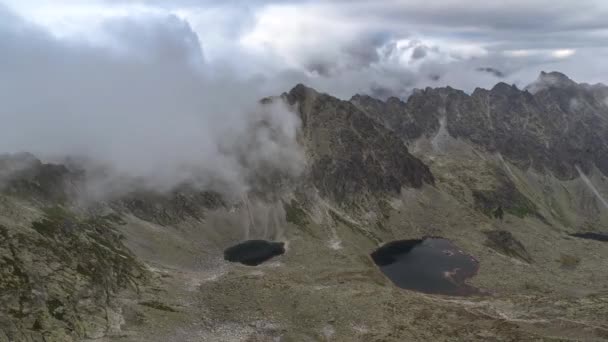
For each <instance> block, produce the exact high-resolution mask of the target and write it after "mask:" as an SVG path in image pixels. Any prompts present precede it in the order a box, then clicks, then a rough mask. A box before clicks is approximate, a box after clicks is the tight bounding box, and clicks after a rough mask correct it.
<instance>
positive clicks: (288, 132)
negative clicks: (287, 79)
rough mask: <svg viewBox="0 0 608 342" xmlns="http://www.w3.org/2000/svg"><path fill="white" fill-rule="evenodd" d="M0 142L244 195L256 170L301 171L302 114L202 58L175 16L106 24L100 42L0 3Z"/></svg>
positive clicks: (129, 174)
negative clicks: (54, 29) (269, 101)
mask: <svg viewBox="0 0 608 342" xmlns="http://www.w3.org/2000/svg"><path fill="white" fill-rule="evenodd" d="M0 23H2V24H0V51H3V53H2V54H1V55H0V74H2V75H3V82H2V83H1V84H0V102H2V104H3V105H2V107H1V108H0V120H1V122H2V123H3V124H2V126H1V128H0V145H1V146H3V150H4V152H20V151H27V152H32V153H34V154H36V155H38V156H42V157H44V158H46V159H56V158H63V157H65V156H66V155H70V156H86V157H87V159H90V160H92V162H94V163H95V164H96V165H103V166H104V167H106V168H109V169H111V170H112V171H111V172H112V174H113V175H120V176H121V177H126V178H138V179H140V180H142V181H143V183H145V184H146V186H148V187H152V188H155V189H160V190H168V189H170V188H171V187H173V186H175V185H178V184H180V183H181V182H186V181H188V182H196V184H198V185H199V186H201V188H205V189H213V190H218V191H223V192H227V193H231V194H234V193H239V192H242V191H246V190H247V189H249V188H251V187H252V186H255V184H256V181H257V179H258V176H259V175H263V174H267V173H269V171H268V170H271V171H273V172H275V171H277V172H280V173H282V174H285V175H288V176H289V175H295V174H297V173H298V172H299V171H300V170H301V168H302V163H303V159H302V157H301V154H300V151H299V149H298V147H297V144H296V143H295V136H296V130H297V128H298V126H299V120H298V117H297V116H296V115H295V114H294V113H292V112H291V111H289V110H288V108H286V107H284V106H283V105H281V104H274V105H272V106H261V105H260V104H259V102H258V100H259V99H260V98H261V97H263V96H265V95H268V94H266V93H265V88H264V83H263V82H261V83H260V82H257V81H256V80H244V79H241V78H239V77H237V76H236V75H234V74H231V73H229V72H222V73H220V74H218V70H213V72H212V71H211V70H210V65H209V64H208V63H206V61H205V58H204V54H203V50H202V47H201V45H200V44H199V39H198V36H197V34H196V33H195V32H194V31H193V30H192V29H191V27H190V26H189V24H188V23H187V22H185V21H184V20H182V19H180V18H178V17H177V16H174V15H142V16H129V17H119V18H111V19H107V20H104V21H103V23H102V25H101V26H100V32H101V33H102V34H103V37H104V39H103V44H102V45H99V44H92V43H90V42H88V41H83V40H78V39H58V38H56V37H54V36H52V35H51V34H49V33H48V32H47V31H45V30H44V29H42V28H41V27H38V26H35V25H31V24H28V23H27V22H26V21H24V20H22V19H20V18H19V17H18V16H16V15H14V14H11V13H10V12H8V11H7V10H0Z"/></svg>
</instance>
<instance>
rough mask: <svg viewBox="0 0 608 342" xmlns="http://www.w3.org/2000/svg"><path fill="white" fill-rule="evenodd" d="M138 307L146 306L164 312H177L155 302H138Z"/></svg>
mask: <svg viewBox="0 0 608 342" xmlns="http://www.w3.org/2000/svg"><path fill="white" fill-rule="evenodd" d="M139 305H143V306H147V307H149V308H152V309H156V310H160V311H166V312H177V310H175V309H173V308H172V307H170V306H169V305H167V304H164V303H161V302H159V301H157V300H148V301H144V302H139Z"/></svg>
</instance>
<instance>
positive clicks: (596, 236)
mask: <svg viewBox="0 0 608 342" xmlns="http://www.w3.org/2000/svg"><path fill="white" fill-rule="evenodd" d="M570 236H574V237H577V238H581V239H588V240H596V241H602V242H608V234H606V233H576V234H570Z"/></svg>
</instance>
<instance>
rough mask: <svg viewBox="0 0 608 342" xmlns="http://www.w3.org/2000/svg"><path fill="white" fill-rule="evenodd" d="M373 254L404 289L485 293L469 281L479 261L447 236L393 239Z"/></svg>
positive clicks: (458, 293)
mask: <svg viewBox="0 0 608 342" xmlns="http://www.w3.org/2000/svg"><path fill="white" fill-rule="evenodd" d="M371 257H372V259H373V260H374V262H375V263H376V265H378V267H380V270H381V271H382V273H384V274H385V275H386V276H387V277H388V278H389V279H390V280H391V281H392V282H393V283H394V284H395V285H397V286H398V287H400V288H403V289H407V290H413V291H418V292H423V293H428V294H442V295H450V296H468V295H474V294H480V293H481V292H480V290H478V289H476V288H474V287H472V286H470V285H467V284H466V283H465V281H466V280H467V279H468V278H471V277H473V276H474V275H475V274H477V270H478V269H479V262H478V261H477V260H476V259H475V258H473V257H472V256H470V255H468V254H466V253H465V252H463V251H462V250H460V249H459V248H458V247H457V246H456V245H454V244H453V243H452V242H451V241H449V240H446V239H442V238H425V239H422V240H400V241H393V242H389V243H387V244H385V245H384V246H382V247H380V248H378V249H377V250H376V251H374V252H373V253H372V254H371Z"/></svg>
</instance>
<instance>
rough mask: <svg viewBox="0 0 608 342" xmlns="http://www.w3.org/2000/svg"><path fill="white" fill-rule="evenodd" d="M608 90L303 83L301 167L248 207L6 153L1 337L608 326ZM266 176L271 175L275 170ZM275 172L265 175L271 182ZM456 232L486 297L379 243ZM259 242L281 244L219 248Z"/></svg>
mask: <svg viewBox="0 0 608 342" xmlns="http://www.w3.org/2000/svg"><path fill="white" fill-rule="evenodd" d="M606 98H608V89H607V87H605V86H602V85H594V86H590V85H584V84H576V83H575V82H573V81H571V80H569V79H568V78H567V77H565V76H564V75H562V74H559V73H548V74H547V73H543V74H541V76H540V78H539V80H538V81H537V82H535V83H534V84H533V85H532V86H531V87H529V88H528V89H526V90H519V89H516V88H514V87H512V86H509V85H506V84H498V85H497V86H495V87H494V88H492V89H491V90H483V89H478V90H476V91H475V92H474V93H473V94H470V95H468V94H466V93H464V92H462V91H458V90H455V89H451V88H440V89H426V90H421V91H417V92H415V93H414V94H413V95H412V96H411V97H410V98H409V99H408V100H407V101H405V102H404V101H401V100H399V99H396V98H391V99H389V100H387V101H386V102H383V101H380V100H376V99H372V98H370V97H367V96H362V95H357V96H355V97H353V98H352V99H351V100H349V101H344V100H340V99H337V98H335V97H332V96H330V95H328V94H322V93H319V92H317V91H315V90H314V89H310V88H307V87H305V86H303V85H298V86H296V87H295V88H293V89H292V90H291V91H289V92H288V93H285V94H283V95H282V96H278V97H274V98H269V99H266V100H265V101H286V102H287V103H288V104H289V105H290V106H291V108H292V109H293V110H294V111H296V112H297V114H298V115H299V116H300V118H301V120H302V127H301V131H300V133H299V137H298V142H299V144H300V145H301V146H302V148H303V149H304V151H305V154H306V158H307V165H306V170H305V172H304V173H303V174H302V176H301V177H300V178H299V179H296V180H291V181H290V182H289V183H287V184H286V183H285V182H284V180H283V179H281V184H280V189H279V190H276V192H275V193H273V196H264V194H262V193H250V194H248V195H246V196H244V197H243V199H242V200H241V201H239V202H237V203H234V202H230V201H229V200H227V199H225V198H222V196H221V195H219V194H217V193H211V192H205V191H200V190H197V189H193V188H192V187H189V186H187V185H184V186H182V187H180V188H178V189H175V190H174V191H172V192H171V193H156V192H154V191H150V190H146V191H144V190H141V189H138V190H136V191H130V192H128V193H127V194H123V195H122V196H120V197H118V198H112V199H106V200H104V201H95V202H93V203H91V202H86V203H83V201H82V200H81V198H82V196H80V195H81V194H82V192H83V191H84V186H83V184H85V183H86V179H87V174H86V172H84V171H80V170H78V169H77V168H74V167H72V166H70V165H68V166H62V165H54V164H45V163H41V162H40V161H38V160H37V159H35V158H34V157H33V156H29V155H18V156H5V157H3V158H1V159H0V171H1V172H2V179H3V180H4V182H3V183H2V192H1V195H0V204H1V207H0V304H1V305H0V341H42V340H45V341H69V340H74V341H78V340H85V341H88V340H106V341H427V340H433V341H453V340H467V341H544V340H547V341H568V340H572V341H605V340H608V321H607V320H606V312H608V264H607V263H606V262H605V260H606V257H608V245H606V243H605V242H601V241H594V240H585V239H578V238H575V237H572V236H570V235H569V234H571V233H577V232H606V227H608V204H607V203H606V200H605V199H606V198H608V178H607V177H606V175H608V172H607V171H608V169H607V168H606V167H607V165H606V164H605V162H606V160H608V153H607V152H608V150H606V148H608V145H607V143H608V141H607V139H608V131H607V130H608V126H607V123H606V120H608V104H607V103H606ZM265 184H266V183H265ZM267 185H268V184H267ZM424 236H442V237H445V238H448V239H450V240H451V241H453V242H454V243H455V244H456V245H457V246H458V247H460V248H462V249H463V250H464V251H466V252H467V253H468V254H471V255H473V256H474V257H475V258H476V259H477V260H478V261H479V263H480V269H479V272H478V274H477V276H475V277H474V278H473V280H472V283H471V285H473V286H475V287H477V288H480V289H483V293H486V294H485V295H480V296H472V297H449V296H441V295H424V294H421V293H416V292H412V291H407V290H403V289H400V288H397V287H396V286H395V285H393V284H392V283H391V282H390V281H389V280H388V279H387V278H386V277H385V276H384V275H383V274H382V273H381V272H380V270H379V269H378V268H377V267H376V266H375V265H374V263H373V261H372V259H371V258H370V253H372V252H373V251H374V250H375V249H376V248H377V247H378V246H379V245H382V244H384V243H388V242H390V241H394V240H399V239H420V238H422V237H424ZM248 239H266V240H275V241H281V242H284V243H285V244H284V248H285V254H284V255H281V256H278V257H275V258H274V259H272V260H271V261H269V262H265V263H263V264H261V265H259V266H255V267H250V266H244V265H241V264H235V263H229V262H226V261H225V260H223V251H224V249H226V248H227V247H230V246H233V245H235V244H237V243H238V242H241V241H243V240H248Z"/></svg>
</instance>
